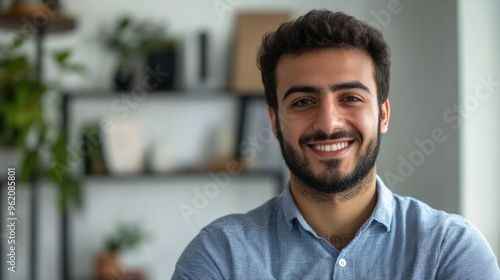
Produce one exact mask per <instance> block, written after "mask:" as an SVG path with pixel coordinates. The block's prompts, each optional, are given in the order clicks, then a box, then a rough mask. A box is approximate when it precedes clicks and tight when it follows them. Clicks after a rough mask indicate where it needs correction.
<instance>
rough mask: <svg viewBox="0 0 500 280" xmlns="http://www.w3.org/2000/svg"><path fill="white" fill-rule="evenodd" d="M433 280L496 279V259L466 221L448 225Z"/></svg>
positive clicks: (499, 273) (499, 277) (499, 279)
mask: <svg viewBox="0 0 500 280" xmlns="http://www.w3.org/2000/svg"><path fill="white" fill-rule="evenodd" d="M438 261H439V266H438V271H437V277H436V279H442V280H445V279H446V280H449V279H489V280H500V269H499V267H498V263H497V259H496V257H495V255H494V254H493V251H492V250H491V247H490V246H489V244H488V242H487V241H486V239H485V238H484V236H483V235H482V234H481V232H479V230H478V229H477V228H476V227H475V226H474V225H472V223H470V222H469V221H466V220H463V221H460V222H459V223H452V225H451V226H449V227H448V230H447V233H446V235H445V238H444V240H443V241H442V243H441V254H440V259H439V260H438Z"/></svg>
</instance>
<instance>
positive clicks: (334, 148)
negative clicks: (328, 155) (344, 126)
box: [311, 141, 350, 152]
mask: <svg viewBox="0 0 500 280" xmlns="http://www.w3.org/2000/svg"><path fill="white" fill-rule="evenodd" d="M349 144H350V143H349V141H346V142H340V143H336V144H330V145H311V147H312V148H313V149H315V150H318V151H324V152H335V151H338V150H341V149H344V148H345V147H347V146H349Z"/></svg>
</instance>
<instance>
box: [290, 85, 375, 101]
mask: <svg viewBox="0 0 500 280" xmlns="http://www.w3.org/2000/svg"><path fill="white" fill-rule="evenodd" d="M345 89H361V90H363V91H366V92H367V93H368V94H370V95H371V94H372V93H371V92H370V89H369V88H368V87H367V86H365V85H364V84H363V83H361V82H359V81H352V82H345V83H341V84H336V85H333V86H330V91H332V92H336V91H339V90H345ZM321 91H322V90H321V89H320V88H318V87H314V86H292V87H291V88H289V89H288V90H287V91H286V92H285V95H284V96H283V100H285V99H286V98H287V97H288V96H290V95H291V94H293V93H296V92H308V93H315V94H320V93H321Z"/></svg>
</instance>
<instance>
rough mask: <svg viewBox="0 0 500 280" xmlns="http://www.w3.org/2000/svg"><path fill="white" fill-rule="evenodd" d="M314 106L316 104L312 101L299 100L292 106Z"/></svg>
mask: <svg viewBox="0 0 500 280" xmlns="http://www.w3.org/2000/svg"><path fill="white" fill-rule="evenodd" d="M312 104H314V102H313V101H312V100H310V99H299V100H297V101H295V102H294V103H293V104H292V106H293V107H305V106H308V105H312Z"/></svg>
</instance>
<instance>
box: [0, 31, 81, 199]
mask: <svg viewBox="0 0 500 280" xmlns="http://www.w3.org/2000/svg"><path fill="white" fill-rule="evenodd" d="M24 42H25V39H24V38H22V37H19V38H17V39H15V40H13V41H12V42H10V43H9V44H0V144H1V145H4V146H12V147H15V148H16V149H19V150H20V151H21V153H22V156H23V159H22V163H21V172H20V174H21V175H20V177H19V179H20V180H21V181H27V180H29V179H30V178H31V177H33V176H36V175H40V174H42V173H44V172H47V173H48V174H49V176H50V178H51V179H52V180H53V181H54V183H55V184H56V186H57V187H58V189H59V204H60V206H61V207H62V208H63V209H65V207H67V203H68V201H70V200H71V201H73V202H75V203H76V204H77V205H81V183H80V181H79V180H78V179H76V178H75V177H74V176H72V175H71V172H70V170H69V165H68V162H67V161H68V153H69V152H68V150H67V149H66V133H65V131H63V130H62V129H61V128H60V127H59V128H58V127H56V126H58V125H57V124H54V123H50V122H49V121H48V120H47V118H46V114H45V113H46V112H45V111H44V107H43V106H42V103H43V100H44V98H46V97H47V95H48V93H49V92H50V91H54V90H55V87H56V86H55V83H54V84H50V85H49V84H45V83H42V82H40V81H39V80H38V78H37V77H36V74H37V73H36V66H35V65H34V63H33V62H32V61H30V59H29V56H28V55H27V54H26V53H24V52H23V51H22V48H21V47H22V45H23V44H24ZM69 56H70V53H69V51H66V50H65V51H59V52H56V53H54V54H53V56H52V58H53V62H54V63H55V64H56V65H57V66H58V68H59V69H60V70H63V71H65V72H68V71H69V72H79V73H82V72H83V67H82V66H80V65H78V64H74V63H70V62H69V60H68V59H69ZM49 109H50V110H54V109H55V108H49ZM43 152H46V154H48V155H49V156H50V159H48V160H45V161H43V160H42V157H41V154H42V153H43ZM50 163H53V164H50Z"/></svg>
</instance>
